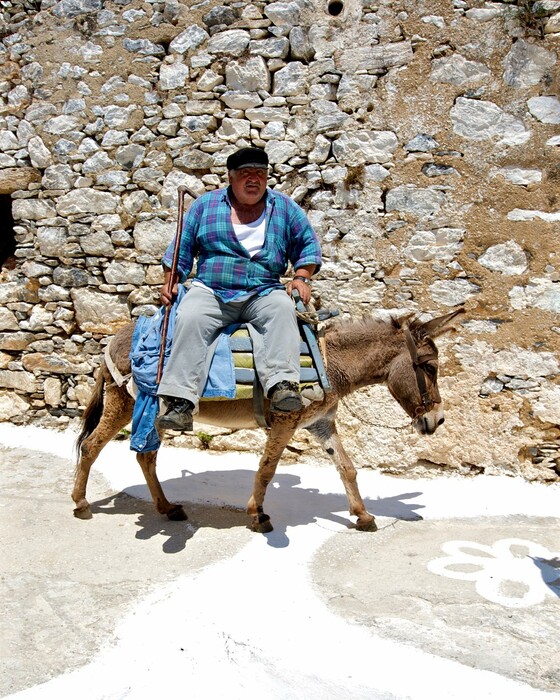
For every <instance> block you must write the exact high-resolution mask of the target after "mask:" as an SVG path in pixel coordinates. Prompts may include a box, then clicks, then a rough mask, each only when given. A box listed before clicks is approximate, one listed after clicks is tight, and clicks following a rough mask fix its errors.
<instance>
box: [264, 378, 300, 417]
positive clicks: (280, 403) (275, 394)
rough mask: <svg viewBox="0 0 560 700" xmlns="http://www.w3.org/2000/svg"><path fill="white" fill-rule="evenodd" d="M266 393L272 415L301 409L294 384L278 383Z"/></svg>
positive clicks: (298, 395)
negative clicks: (268, 397)
mask: <svg viewBox="0 0 560 700" xmlns="http://www.w3.org/2000/svg"><path fill="white" fill-rule="evenodd" d="M268 393H269V396H270V410H271V411H272V412H273V413H290V412H291V411H301V409H302V408H303V401H302V399H301V394H300V393H299V386H298V385H297V384H296V383H295V382H279V383H278V384H276V385H275V386H273V387H272V389H271V390H270V391H269V392H268Z"/></svg>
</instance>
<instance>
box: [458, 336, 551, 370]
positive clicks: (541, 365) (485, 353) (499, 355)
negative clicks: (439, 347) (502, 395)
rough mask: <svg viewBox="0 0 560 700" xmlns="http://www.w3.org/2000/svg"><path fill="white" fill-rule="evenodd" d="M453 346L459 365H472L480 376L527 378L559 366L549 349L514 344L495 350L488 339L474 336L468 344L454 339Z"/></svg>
mask: <svg viewBox="0 0 560 700" xmlns="http://www.w3.org/2000/svg"><path fill="white" fill-rule="evenodd" d="M454 349H455V353H456V355H457V359H458V360H459V361H460V362H461V364H462V365H463V367H470V368H473V369H476V372H477V373H478V374H480V375H482V376H484V377H487V376H489V375H494V376H501V375H507V376H509V377H519V378H521V379H531V378H535V377H550V376H555V375H556V374H558V371H559V370H560V365H559V364H558V360H557V359H556V357H555V355H554V353H553V352H533V351H531V350H527V349H525V348H521V347H519V346H518V345H511V346H510V347H508V348H507V350H498V351H496V350H495V349H494V348H493V347H492V346H491V345H490V344H489V343H487V342H485V341H482V340H475V341H474V342H473V343H471V344H467V343H458V344H457V345H456V346H455V348H454Z"/></svg>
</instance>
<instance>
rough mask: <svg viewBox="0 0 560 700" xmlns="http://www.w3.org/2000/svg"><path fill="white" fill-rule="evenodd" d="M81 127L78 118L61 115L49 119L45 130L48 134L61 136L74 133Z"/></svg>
mask: <svg viewBox="0 0 560 700" xmlns="http://www.w3.org/2000/svg"><path fill="white" fill-rule="evenodd" d="M79 125H80V122H79V120H78V119H77V118H76V117H71V116H67V115H66V114H61V115H60V116H59V117H52V118H51V119H47V121H46V122H45V124H44V126H43V128H44V130H45V131H46V132H47V133H48V134H54V135H59V134H67V133H68V132H70V131H74V130H75V129H77V128H78V127H79Z"/></svg>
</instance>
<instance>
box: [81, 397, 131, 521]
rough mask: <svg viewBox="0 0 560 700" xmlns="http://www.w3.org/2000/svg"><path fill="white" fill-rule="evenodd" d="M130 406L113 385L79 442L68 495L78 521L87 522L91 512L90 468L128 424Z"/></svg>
mask: <svg viewBox="0 0 560 700" xmlns="http://www.w3.org/2000/svg"><path fill="white" fill-rule="evenodd" d="M102 388H103V386H102V385H100V390H102ZM133 406H134V401H133V400H132V398H131V397H130V396H129V395H128V394H127V392H126V390H125V389H124V388H122V389H121V388H119V387H117V386H116V385H113V386H109V387H107V389H106V392H105V400H104V402H103V404H102V413H101V415H100V417H99V422H98V423H97V425H96V426H95V428H94V429H93V430H92V432H91V434H89V435H87V437H85V438H84V439H83V440H81V439H80V440H79V442H78V444H79V461H78V464H77V466H76V474H75V480H74V490H73V491H72V500H73V501H74V503H75V504H76V507H75V508H74V515H75V516H76V517H77V518H81V519H82V520H87V519H89V518H91V509H90V507H89V503H88V501H87V499H86V488H87V482H88V477H89V472H90V469H91V466H92V464H93V463H94V462H95V460H96V459H97V457H98V456H99V453H100V452H101V450H102V449H103V448H104V447H105V445H106V444H107V443H108V442H109V441H110V440H111V439H112V438H113V437H114V436H115V435H116V434H117V433H118V432H119V430H121V428H124V426H125V425H126V424H127V423H129V422H130V419H131V418H132V408H133ZM86 410H87V409H86ZM100 410H101V408H100ZM82 435H83V433H82Z"/></svg>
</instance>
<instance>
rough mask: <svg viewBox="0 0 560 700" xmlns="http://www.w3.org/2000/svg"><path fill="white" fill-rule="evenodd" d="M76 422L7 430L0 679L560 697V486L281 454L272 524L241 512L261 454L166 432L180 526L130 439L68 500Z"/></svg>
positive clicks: (194, 691)
mask: <svg viewBox="0 0 560 700" xmlns="http://www.w3.org/2000/svg"><path fill="white" fill-rule="evenodd" d="M73 438H74V436H73V435H71V434H69V433H65V434H61V433H53V432H50V431H43V430H39V429H31V428H16V427H14V426H8V425H6V424H2V425H0V459H1V462H2V470H1V472H0V506H1V507H0V536H1V539H2V559H1V563H0V573H1V594H2V601H3V605H2V608H1V609H0V620H1V637H0V657H1V663H2V670H1V674H0V696H2V697H3V696H10V697H13V698H18V700H20V699H21V700H23V699H26V700H33V699H34V698H50V697H53V698H54V697H55V696H56V697H57V698H65V697H70V696H71V695H72V696H79V697H80V699H81V700H87V699H88V698H91V700H109V699H110V700H116V699H117V698H135V699H136V698H138V699H140V700H142V699H143V698H153V697H154V696H156V694H157V696H161V695H162V694H163V693H167V692H171V693H177V692H180V693H181V695H185V697H189V698H194V700H213V699H214V698H220V697H228V698H231V699H234V700H235V699H236V698H242V697H243V698H245V697H246V696H247V694H248V693H250V692H261V693H262V692H264V693H266V694H267V695H268V696H269V697H271V698H274V699H276V698H282V699H284V698H286V700H288V699H289V700H292V698H305V699H306V700H307V699H311V700H313V699H314V698H317V699H319V698H321V700H324V699H326V700H330V699H331V698H332V699H333V700H334V699H335V698H343V697H344V698H347V697H348V696H351V697H353V698H364V700H365V698H368V700H375V699H383V700H385V699H387V700H388V699H389V698H392V699H395V700H396V699H404V698H412V699H414V700H420V699H422V698H426V699H427V698H429V699H430V700H438V699H441V700H444V699H445V700H448V699H449V698H469V700H470V699H471V698H472V697H476V698H477V700H478V699H479V698H494V697H495V698H503V697H507V698H519V699H520V700H531V699H532V698H560V671H559V669H560V645H559V643H558V640H559V639H560V518H559V517H558V516H559V514H560V507H559V506H560V488H559V487H558V485H556V486H554V485H553V486H544V485H531V484H526V483H524V482H521V481H520V480H517V479H507V478H505V477H504V478H501V477H493V478H492V477H475V478H471V479H461V478H450V477H446V478H443V477H442V478H441V479H432V480H407V479H396V478H391V477H384V476H382V475H379V474H377V473H376V472H374V471H371V470H368V471H365V470H364V471H361V472H360V474H359V483H360V486H361V491H362V495H363V496H364V498H365V500H366V501H367V506H368V509H369V510H370V512H372V513H374V514H375V515H376V518H377V521H378V525H379V527H380V529H379V531H378V532H376V533H361V532H358V531H356V530H355V529H353V528H352V527H350V524H351V521H350V519H349V517H348V513H347V511H346V508H347V505H346V497H345V496H344V494H343V489H342V485H341V483H340V481H339V479H338V476H337V474H336V471H335V470H334V468H333V467H331V466H330V465H328V464H326V463H324V464H323V463H322V464H320V465H313V464H297V463H290V462H289V461H288V462H281V465H280V467H279V469H278V474H277V477H276V479H275V481H274V482H273V484H271V486H270V487H269V493H268V494H267V501H266V510H267V512H268V513H269V514H270V515H271V517H272V520H273V523H274V525H275V530H274V532H273V533H271V534H269V535H266V536H265V535H256V534H254V533H252V532H250V531H249V530H248V529H247V527H246V525H247V522H248V519H247V516H246V515H245V513H244V512H243V507H244V505H245V502H246V501H247V498H248V496H249V494H250V491H251V486H252V479H253V476H254V470H255V468H256V465H257V461H258V458H257V457H256V456H253V455H241V454H232V453H225V454H211V453H208V452H197V451H189V450H177V449H172V448H164V449H163V450H161V452H160V468H159V473H160V478H161V480H162V484H163V487H164V490H165V491H166V493H167V494H168V496H169V497H170V498H172V499H173V500H178V501H179V502H181V503H183V504H184V505H185V508H186V510H187V512H188V514H189V520H188V521H187V522H169V521H167V520H165V519H163V518H162V517H161V516H159V515H158V514H157V513H156V512H155V511H154V509H153V506H152V504H151V502H150V501H149V500H146V499H148V498H149V495H148V493H147V489H146V487H145V485H144V484H143V483H142V480H141V473H140V470H139V468H138V467H137V466H136V463H135V459H134V456H133V454H132V453H130V451H129V450H128V445H127V444H124V443H112V444H111V445H109V446H108V447H107V448H106V450H105V451H104V452H103V453H102V456H101V457H100V459H99V460H98V463H97V464H96V468H94V470H93V471H92V475H91V478H90V484H89V490H88V498H89V500H90V502H91V503H92V511H93V518H92V519H91V520H89V521H81V520H77V519H75V518H73V516H72V503H71V501H70V498H69V493H70V491H71V488H72V480H73V459H72V440H73Z"/></svg>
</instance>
